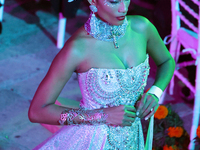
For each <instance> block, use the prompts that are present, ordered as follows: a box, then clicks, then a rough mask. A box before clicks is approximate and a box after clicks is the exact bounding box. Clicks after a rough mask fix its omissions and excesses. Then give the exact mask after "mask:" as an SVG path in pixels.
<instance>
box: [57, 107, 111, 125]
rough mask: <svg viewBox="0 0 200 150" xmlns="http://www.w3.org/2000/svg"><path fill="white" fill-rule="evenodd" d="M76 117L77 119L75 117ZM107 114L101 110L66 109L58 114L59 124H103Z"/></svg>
mask: <svg viewBox="0 0 200 150" xmlns="http://www.w3.org/2000/svg"><path fill="white" fill-rule="evenodd" d="M76 117H78V119H75V118H76ZM107 117H108V115H107V114H105V113H104V112H103V110H84V109H71V110H69V109H66V110H64V111H63V112H62V113H61V114H60V120H59V121H58V122H59V123H60V125H65V124H67V125H73V124H90V125H95V124H105V123H106V119H107Z"/></svg>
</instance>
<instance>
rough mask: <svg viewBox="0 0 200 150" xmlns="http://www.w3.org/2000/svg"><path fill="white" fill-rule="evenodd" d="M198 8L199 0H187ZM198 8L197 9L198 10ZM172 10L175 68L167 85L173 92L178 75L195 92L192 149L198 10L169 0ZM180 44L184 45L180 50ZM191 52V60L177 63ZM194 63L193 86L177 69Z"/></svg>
mask: <svg viewBox="0 0 200 150" xmlns="http://www.w3.org/2000/svg"><path fill="white" fill-rule="evenodd" d="M188 1H190V2H192V3H194V5H197V7H198V8H199V10H200V2H199V1H198V0H188ZM180 7H181V8H182V9H181V10H184V11H185V12H187V13H189V14H190V16H192V17H193V18H194V19H196V20H197V21H198V25H196V26H195V25H194V24H193V23H192V22H190V21H189V20H190V19H188V18H187V17H186V16H184V15H183V14H184V13H182V12H181V10H180ZM199 10H198V11H199ZM171 11H172V31H171V44H170V53H171V55H172V57H173V58H174V59H175V61H176V69H175V72H174V76H173V77H172V80H171V82H170V85H169V91H170V94H173V87H174V77H175V76H176V77H178V78H179V79H180V80H181V81H182V82H183V83H184V84H185V85H186V86H187V87H188V88H189V89H190V90H191V92H193V93H194V94H195V102H194V109H193V121H192V127H191V132H190V145H189V147H188V149H190V150H194V149H195V144H194V138H195V137H196V129H197V126H198V123H199V113H200V34H199V33H200V12H195V11H194V10H193V9H192V8H191V6H188V5H187V4H186V3H185V2H184V1H183V0H171ZM183 22H184V23H185V24H186V25H187V26H188V28H187V29H186V28H184V27H183V26H182V23H183ZM181 45H182V46H183V47H184V49H183V50H181ZM186 54H191V56H192V58H193V60H192V61H185V62H182V63H178V59H179V57H180V56H181V55H186ZM191 65H196V80H195V86H193V85H192V84H191V83H190V82H189V81H188V79H187V78H186V77H184V75H183V74H181V72H180V71H179V68H181V67H186V66H191Z"/></svg>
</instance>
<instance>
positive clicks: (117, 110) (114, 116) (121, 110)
mask: <svg viewBox="0 0 200 150" xmlns="http://www.w3.org/2000/svg"><path fill="white" fill-rule="evenodd" d="M103 111H104V113H106V114H108V118H107V119H106V122H107V123H108V124H110V125H113V126H131V125H132V123H133V122H134V120H135V117H136V109H135V107H133V106H127V105H120V106H116V107H109V108H104V109H103Z"/></svg>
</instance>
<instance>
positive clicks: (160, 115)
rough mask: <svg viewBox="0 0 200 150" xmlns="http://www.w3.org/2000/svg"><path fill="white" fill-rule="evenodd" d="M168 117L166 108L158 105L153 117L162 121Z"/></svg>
mask: <svg viewBox="0 0 200 150" xmlns="http://www.w3.org/2000/svg"><path fill="white" fill-rule="evenodd" d="M167 115H168V109H167V107H165V106H163V105H160V106H159V107H158V109H157V111H156V113H155V114H154V117H155V118H157V119H164V118H165V117H166V116H167Z"/></svg>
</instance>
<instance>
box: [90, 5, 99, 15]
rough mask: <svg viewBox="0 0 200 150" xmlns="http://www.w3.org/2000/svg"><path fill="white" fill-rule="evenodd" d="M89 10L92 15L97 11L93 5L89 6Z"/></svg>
mask: <svg viewBox="0 0 200 150" xmlns="http://www.w3.org/2000/svg"><path fill="white" fill-rule="evenodd" d="M89 7H90V10H91V11H92V13H93V14H94V13H96V12H97V11H98V9H97V7H96V6H95V5H90V6H89Z"/></svg>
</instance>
